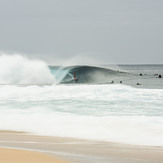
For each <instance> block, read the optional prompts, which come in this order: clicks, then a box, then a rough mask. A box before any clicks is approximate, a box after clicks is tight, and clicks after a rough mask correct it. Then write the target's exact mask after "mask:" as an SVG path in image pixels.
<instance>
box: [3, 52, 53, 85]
mask: <svg viewBox="0 0 163 163" xmlns="http://www.w3.org/2000/svg"><path fill="white" fill-rule="evenodd" d="M53 83H55V78H54V76H53V75H52V74H51V73H50V70H49V68H48V65H47V64H46V63H45V62H44V61H40V60H31V59H28V58H26V57H24V56H21V55H19V54H12V55H9V54H4V53H1V54H0V84H53Z"/></svg>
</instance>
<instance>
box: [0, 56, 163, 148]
mask: <svg viewBox="0 0 163 163" xmlns="http://www.w3.org/2000/svg"><path fill="white" fill-rule="evenodd" d="M140 67H141V66H137V67H134V68H133V67H132V66H129V67H123V68H121V69H120V67H119V69H120V71H119V70H118V71H117V70H114V69H110V68H109V69H106V68H105V69H103V67H102V68H101V67H100V68H97V67H95V68H94V67H90V66H75V67H74V66H70V67H64V68H63V67H61V66H49V65H48V64H46V63H45V62H44V61H39V60H31V59H28V58H26V57H23V56H20V55H6V54H5V55H1V56H0V130H12V131H24V132H27V133H32V134H38V135H49V136H59V137H71V138H80V139H88V140H101V141H109V142H121V143H127V144H137V145H152V146H163V139H162V138H163V100H162V99H163V89H162V88H163V85H162V79H158V78H156V77H155V76H154V75H153V74H154V73H156V72H159V73H161V69H162V65H161V66H160V67H157V66H153V65H152V66H150V68H149V65H148V66H147V65H146V66H143V67H141V69H140ZM155 67H157V69H156V68H155ZM124 68H125V70H127V71H124ZM131 68H132V70H131ZM145 68H146V69H145ZM95 70H96V71H95ZM122 70H123V71H122ZM140 70H141V72H143V73H146V74H147V73H148V74H147V75H146V76H145V77H143V78H142V77H140V76H139V75H138V74H139V72H140ZM156 70H157V71H156ZM74 71H75V72H76V73H77V77H78V78H79V79H82V77H83V72H85V74H84V75H85V76H84V77H85V78H86V77H87V80H82V82H79V83H76V82H75V81H74V80H73V72H74ZM133 71H134V72H135V73H133ZM90 72H91V76H90ZM95 72H96V73H95ZM92 74H93V75H92ZM106 75H108V76H107V80H106V81H105V82H104V77H106ZM97 76H98V78H95V77H97ZM99 76H100V78H102V79H103V82H99ZM113 79H114V84H111V83H109V82H110V81H112V80H113ZM138 79H139V80H138ZM120 80H123V83H119V81H120ZM93 81H96V82H93ZM137 81H139V82H141V83H143V82H144V83H145V84H146V85H148V86H147V87H144V85H143V84H142V85H140V86H137V85H136V84H135V83H136V82H137ZM151 83H154V84H151Z"/></svg>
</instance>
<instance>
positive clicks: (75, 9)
mask: <svg viewBox="0 0 163 163" xmlns="http://www.w3.org/2000/svg"><path fill="white" fill-rule="evenodd" d="M0 51H4V52H6V53H10V54H12V53H13V52H17V53H20V54H25V55H27V56H29V57H33V58H41V59H44V60H46V61H47V62H49V63H54V64H55V63H57V62H59V61H60V62H65V61H67V60H73V58H75V60H79V61H81V60H83V62H87V56H88V58H89V59H88V60H90V59H92V60H96V62H97V61H98V62H99V63H163V0H0ZM79 61H77V62H79Z"/></svg>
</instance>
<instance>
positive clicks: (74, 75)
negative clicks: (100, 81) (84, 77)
mask: <svg viewBox="0 0 163 163" xmlns="http://www.w3.org/2000/svg"><path fill="white" fill-rule="evenodd" d="M73 77H74V80H75V81H76V82H77V81H78V79H77V77H76V74H75V72H73Z"/></svg>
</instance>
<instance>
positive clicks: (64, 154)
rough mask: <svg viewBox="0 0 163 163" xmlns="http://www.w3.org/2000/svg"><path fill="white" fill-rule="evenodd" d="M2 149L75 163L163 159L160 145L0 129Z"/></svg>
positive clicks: (158, 161)
mask: <svg viewBox="0 0 163 163" xmlns="http://www.w3.org/2000/svg"><path fill="white" fill-rule="evenodd" d="M3 147H4V148H3ZM0 148H1V149H2V148H3V149H8V150H12V151H13V150H18V151H19V152H21V151H28V152H38V153H40V154H45V155H46V154H48V155H49V156H50V157H54V159H55V158H59V159H61V160H66V161H67V162H72V163H89V162H90V161H92V162H94V163H99V162H100V163H109V162H110V163H161V162H163V157H162V155H163V147H159V146H142V145H129V144H123V143H112V142H104V141H94V140H82V139H74V138H61V137H52V136H39V135H30V134H29V133H24V132H13V131H0ZM0 162H1V157H0Z"/></svg>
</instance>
